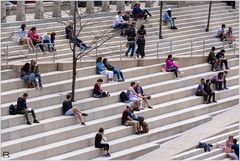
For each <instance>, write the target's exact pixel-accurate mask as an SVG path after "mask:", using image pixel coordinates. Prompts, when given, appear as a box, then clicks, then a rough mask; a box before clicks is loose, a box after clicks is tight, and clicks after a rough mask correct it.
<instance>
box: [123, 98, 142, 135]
mask: <svg viewBox="0 0 240 161" xmlns="http://www.w3.org/2000/svg"><path fill="white" fill-rule="evenodd" d="M133 106H134V103H132V102H131V103H129V104H127V107H126V109H125V110H124V111H123V113H122V125H126V126H133V127H134V130H135V134H140V133H141V127H140V123H139V121H136V120H133V119H132V118H131V117H130V112H131V111H133Z"/></svg>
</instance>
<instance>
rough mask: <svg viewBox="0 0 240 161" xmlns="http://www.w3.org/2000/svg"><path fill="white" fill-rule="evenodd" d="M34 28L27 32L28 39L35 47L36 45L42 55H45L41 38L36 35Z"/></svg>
mask: <svg viewBox="0 0 240 161" xmlns="http://www.w3.org/2000/svg"><path fill="white" fill-rule="evenodd" d="M36 31H37V29H36V27H32V28H31V29H30V30H29V32H28V37H30V39H31V40H32V42H33V44H34V45H35V46H36V45H38V46H39V47H40V49H41V51H42V52H43V53H45V51H44V48H43V45H42V37H41V36H40V35H39V34H37V32H36Z"/></svg>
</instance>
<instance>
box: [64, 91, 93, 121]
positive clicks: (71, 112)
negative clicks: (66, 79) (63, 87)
mask: <svg viewBox="0 0 240 161" xmlns="http://www.w3.org/2000/svg"><path fill="white" fill-rule="evenodd" d="M62 111H63V115H66V116H77V117H78V119H79V120H80V122H81V124H82V125H86V124H85V121H84V119H83V118H82V116H88V114H86V113H82V112H81V111H80V110H79V109H78V107H76V106H73V105H72V94H71V93H68V94H67V95H66V100H65V101H63V104H62Z"/></svg>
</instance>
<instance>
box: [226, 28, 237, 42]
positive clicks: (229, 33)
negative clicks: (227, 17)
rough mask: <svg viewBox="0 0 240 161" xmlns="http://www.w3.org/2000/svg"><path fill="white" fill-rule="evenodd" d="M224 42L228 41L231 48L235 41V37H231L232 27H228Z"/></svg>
mask: <svg viewBox="0 0 240 161" xmlns="http://www.w3.org/2000/svg"><path fill="white" fill-rule="evenodd" d="M225 41H228V43H229V46H230V47H232V45H233V42H234V41H235V37H234V36H233V30H232V27H229V28H228V30H227V32H226V37H225Z"/></svg>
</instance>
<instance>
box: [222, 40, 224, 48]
mask: <svg viewBox="0 0 240 161" xmlns="http://www.w3.org/2000/svg"><path fill="white" fill-rule="evenodd" d="M222 46H223V49H224V40H223V41H222Z"/></svg>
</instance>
